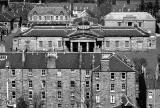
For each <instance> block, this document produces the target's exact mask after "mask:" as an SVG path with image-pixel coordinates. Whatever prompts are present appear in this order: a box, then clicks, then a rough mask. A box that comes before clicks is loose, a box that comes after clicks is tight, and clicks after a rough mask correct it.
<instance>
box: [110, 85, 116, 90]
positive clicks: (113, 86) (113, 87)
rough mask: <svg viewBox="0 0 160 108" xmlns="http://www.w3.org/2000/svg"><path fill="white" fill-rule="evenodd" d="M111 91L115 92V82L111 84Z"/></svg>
mask: <svg viewBox="0 0 160 108" xmlns="http://www.w3.org/2000/svg"><path fill="white" fill-rule="evenodd" d="M112 89H113V90H112ZM110 92H115V84H113V83H112V84H111V85H110Z"/></svg>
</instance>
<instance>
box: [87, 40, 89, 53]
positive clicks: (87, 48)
mask: <svg viewBox="0 0 160 108" xmlns="http://www.w3.org/2000/svg"><path fill="white" fill-rule="evenodd" d="M86 47H87V52H88V51H89V43H88V42H87V45H86Z"/></svg>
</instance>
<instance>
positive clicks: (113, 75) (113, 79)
mask: <svg viewBox="0 0 160 108" xmlns="http://www.w3.org/2000/svg"><path fill="white" fill-rule="evenodd" d="M112 74H113V76H114V78H112ZM110 79H111V80H115V73H114V72H111V73H110Z"/></svg>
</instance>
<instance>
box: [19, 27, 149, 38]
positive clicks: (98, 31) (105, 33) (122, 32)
mask: <svg viewBox="0 0 160 108" xmlns="http://www.w3.org/2000/svg"><path fill="white" fill-rule="evenodd" d="M81 33H83V34H85V33H86V34H94V35H96V36H102V37H149V36H150V34H149V33H146V32H144V31H143V30H141V29H140V28H135V27H99V26H91V27H90V28H89V29H88V30H86V29H85V30H82V29H80V26H59V27H58V26H51V25H50V26H33V27H31V28H30V29H28V30H27V31H25V32H23V33H21V35H18V36H17V37H24V36H26V37H27V36H35V37H68V36H71V34H73V35H79V34H81Z"/></svg>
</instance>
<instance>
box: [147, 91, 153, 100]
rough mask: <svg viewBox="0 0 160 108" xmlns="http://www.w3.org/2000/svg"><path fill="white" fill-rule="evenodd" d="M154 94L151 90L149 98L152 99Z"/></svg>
mask: <svg viewBox="0 0 160 108" xmlns="http://www.w3.org/2000/svg"><path fill="white" fill-rule="evenodd" d="M152 96H153V93H152V92H150V91H149V92H148V98H149V99H152Z"/></svg>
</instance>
